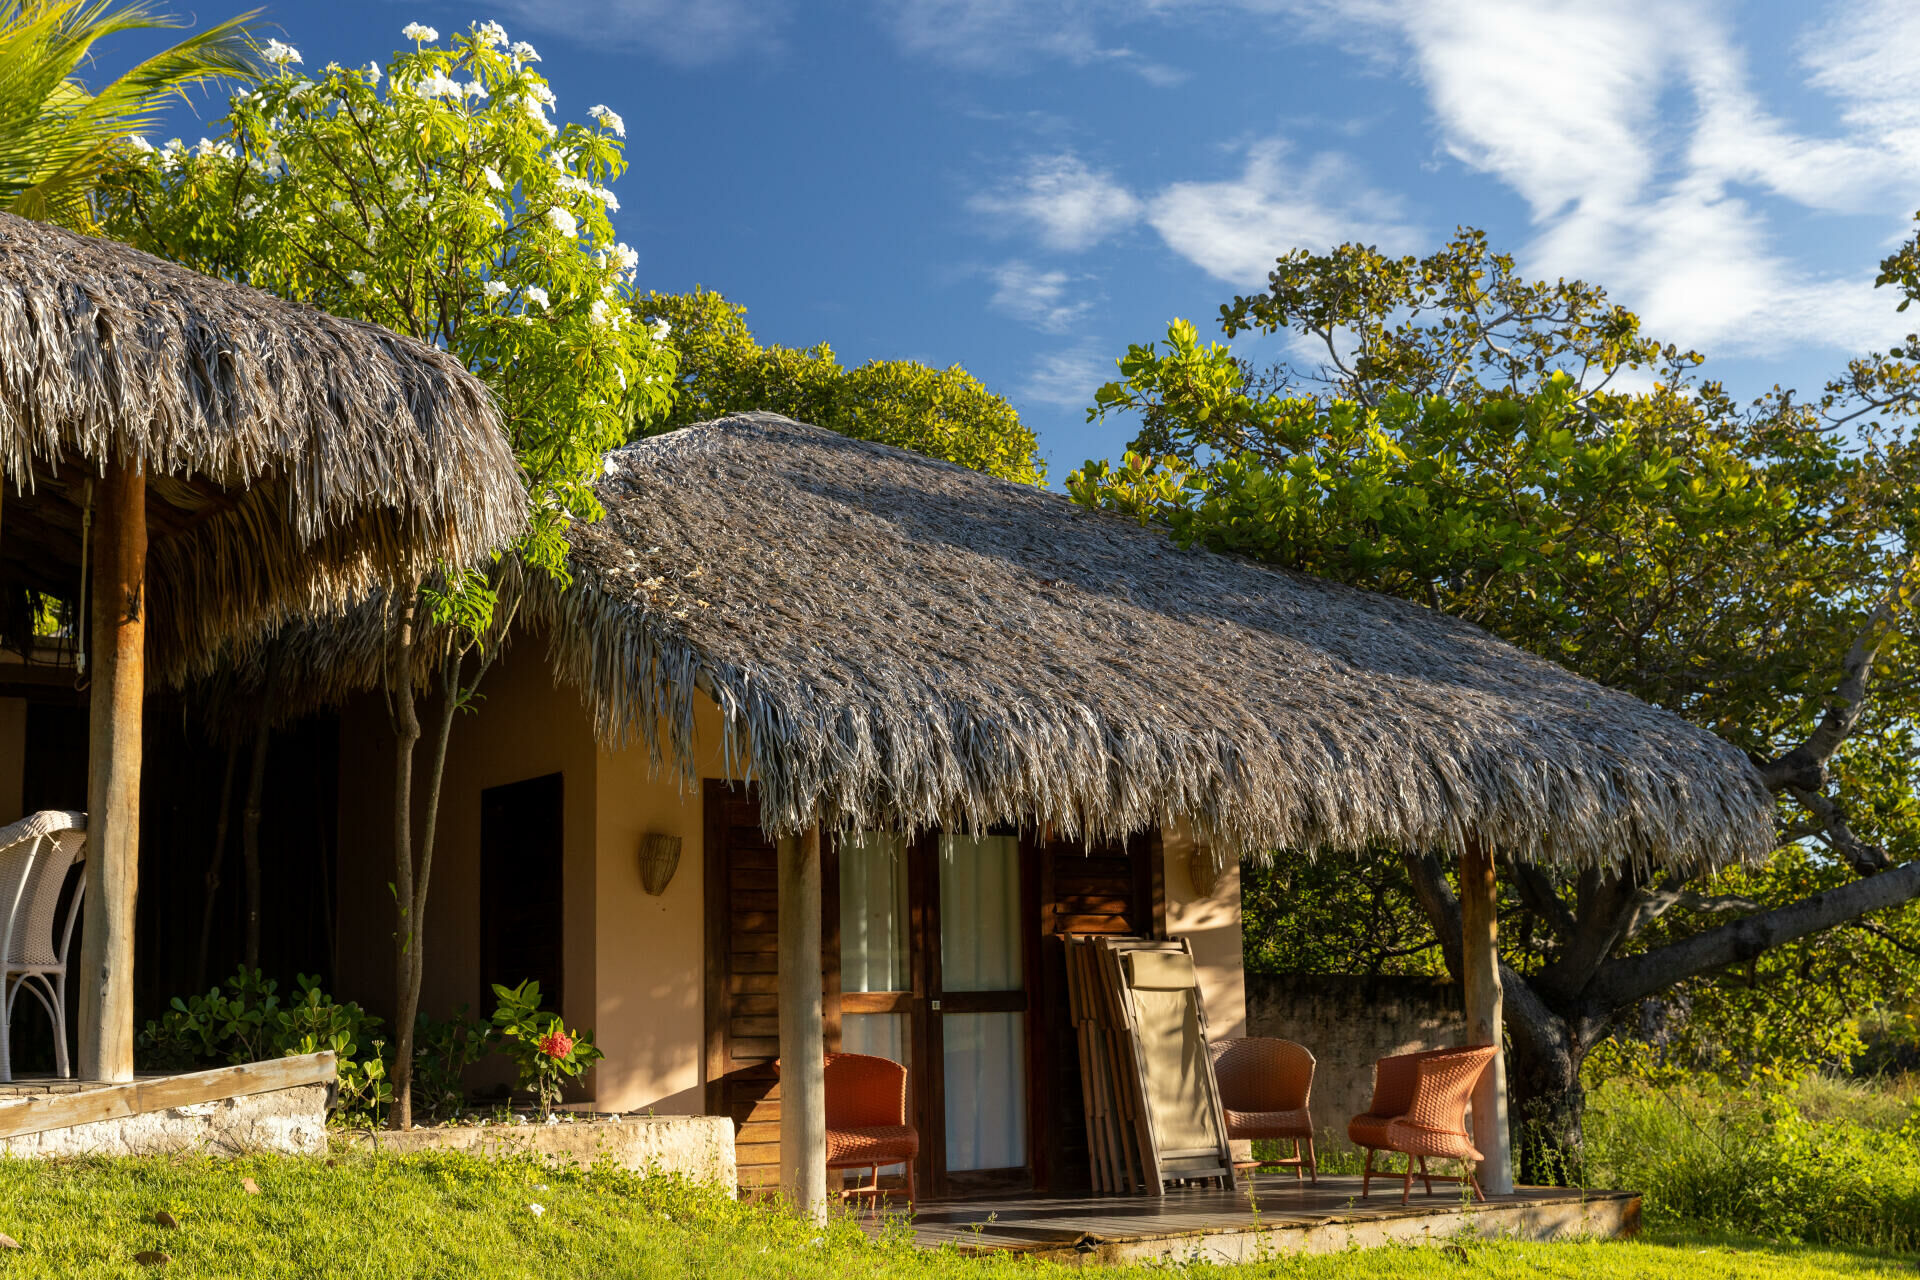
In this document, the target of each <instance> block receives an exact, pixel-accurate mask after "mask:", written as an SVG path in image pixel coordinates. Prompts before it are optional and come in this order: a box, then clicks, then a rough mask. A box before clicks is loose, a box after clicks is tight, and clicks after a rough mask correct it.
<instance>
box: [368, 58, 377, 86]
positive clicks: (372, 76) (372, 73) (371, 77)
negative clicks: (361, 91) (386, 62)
mask: <svg viewBox="0 0 1920 1280" xmlns="http://www.w3.org/2000/svg"><path fill="white" fill-rule="evenodd" d="M366 77H367V83H368V84H376V85H377V84H379V83H380V64H379V63H377V62H369V63H368V64H367V70H366Z"/></svg>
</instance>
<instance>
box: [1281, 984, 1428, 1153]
mask: <svg viewBox="0 0 1920 1280" xmlns="http://www.w3.org/2000/svg"><path fill="white" fill-rule="evenodd" d="M1247 1034H1248V1035H1254V1036H1276V1037H1278V1038H1280V1039H1282V1040H1292V1041H1295V1042H1297V1043H1299V1044H1303V1045H1305V1046H1306V1047H1307V1049H1308V1050H1309V1051H1310V1052H1311V1053H1312V1054H1313V1056H1314V1059H1315V1063H1316V1065H1315V1067H1314V1072H1313V1097H1312V1099H1311V1109H1312V1111H1313V1126H1314V1128H1315V1130H1316V1131H1318V1133H1319V1135H1320V1136H1319V1138H1318V1139H1316V1141H1317V1143H1318V1144H1319V1145H1320V1147H1321V1148H1322V1149H1323V1150H1325V1149H1330V1148H1346V1147H1348V1146H1350V1144H1349V1143H1348V1142H1347V1121H1348V1120H1350V1119H1351V1118H1353V1117H1354V1116H1356V1115H1359V1114H1361V1113H1362V1112H1364V1111H1365V1110H1366V1109H1367V1104H1368V1103H1369V1102H1371V1101H1372V1099H1373V1064H1374V1063H1375V1062H1376V1061H1378V1060H1379V1059H1381V1058H1385V1057H1389V1056H1391V1055H1392V1054H1396V1053H1412V1052H1414V1051H1415V1050H1418V1049H1438V1048H1441V1047H1443V1046H1446V1045H1456V1044H1461V1043H1463V1042H1464V1040H1465V1037H1466V1017H1465V1014H1464V1013H1463V1012H1462V1002H1461V995H1460V988H1459V986H1458V985H1457V984H1455V983H1452V982H1448V981H1446V980H1445V979H1438V978H1369V977H1358V976H1345V975H1335V974H1287V975H1279V976H1276V975H1273V974H1254V973H1250V974H1248V975H1247Z"/></svg>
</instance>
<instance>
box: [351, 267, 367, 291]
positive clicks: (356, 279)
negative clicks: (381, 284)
mask: <svg viewBox="0 0 1920 1280" xmlns="http://www.w3.org/2000/svg"><path fill="white" fill-rule="evenodd" d="M347 280H348V281H349V282H350V283H351V284H352V285H353V287H354V288H356V289H364V288H366V287H367V273H366V272H364V271H349V272H347Z"/></svg>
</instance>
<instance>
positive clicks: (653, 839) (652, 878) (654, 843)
mask: <svg viewBox="0 0 1920 1280" xmlns="http://www.w3.org/2000/svg"><path fill="white" fill-rule="evenodd" d="M679 866H680V837H679V836H663V835H660V834H658V833H649V834H647V835H644V836H642V837H640V884H641V887H642V888H644V889H646V891H647V892H648V893H650V894H652V895H653V896H654V897H656V898H657V897H659V896H660V895H661V894H663V893H665V892H666V891H667V885H668V884H669V883H670V882H671V881H672V880H673V873H674V871H675V870H677V869H678V868H679Z"/></svg>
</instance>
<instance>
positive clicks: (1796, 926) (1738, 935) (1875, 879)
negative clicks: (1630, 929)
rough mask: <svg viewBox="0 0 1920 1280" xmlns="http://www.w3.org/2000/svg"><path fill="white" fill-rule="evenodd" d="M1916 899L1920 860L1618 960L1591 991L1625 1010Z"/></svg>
mask: <svg viewBox="0 0 1920 1280" xmlns="http://www.w3.org/2000/svg"><path fill="white" fill-rule="evenodd" d="M1915 897H1920V862H1909V863H1905V864H1904V865H1902V866H1899V867H1895V868H1894V869H1893V870H1891V871H1882V872H1880V873H1879V874H1878V875H1870V876H1865V877H1862V878H1861V879H1859V880H1855V881H1854V882H1852V883H1851V884H1847V885H1842V886H1841V887H1840V888H1838V889H1831V890H1828V891H1827V892H1825V893H1816V894H1814V895H1813V896H1811V897H1808V898H1803V899H1801V900H1800V901H1799V902H1795V903H1792V904H1790V905H1788V906H1784V907H1780V908H1778V909H1776V910H1773V911H1767V912H1763V913H1761V914H1759V915H1752V916H1747V917H1745V918H1744V919H1741V920H1735V921H1733V922H1732V923H1730V924H1723V925H1721V926H1720V927H1719V928H1716V929H1708V930H1707V931H1706V932H1704V933H1697V934H1695V935H1693V936H1692V937H1690V938H1683V939H1681V940H1680V941H1679V942H1674V943H1669V944H1668V945H1667V946H1664V947H1659V948H1656V949H1655V950H1652V951H1649V952H1647V953H1646V954H1644V955H1637V956H1628V957H1626V958H1624V959H1621V960H1615V961H1612V962H1610V963H1609V964H1608V965H1607V966H1606V967H1605V968H1604V969H1603V970H1602V971H1601V972H1600V974H1599V975H1598V976H1597V977H1596V978H1595V979H1594V982H1593V984H1592V987H1591V988H1590V991H1591V994H1592V996H1593V998H1594V999H1596V1000H1598V1001H1600V1002H1602V1003H1603V1004H1605V1005H1606V1006H1607V1007H1608V1008H1611V1009H1622V1008H1625V1007H1626V1006H1627V1005H1630V1004H1632V1003H1634V1002H1635V1001H1637V1000H1642V999H1645V998H1646V997H1647V996H1650V995H1652V994H1654V993H1655V992H1657V991H1664V990H1666V989H1667V988H1668V987H1670V986H1672V985H1673V984H1674V983H1676V982H1681V981H1684V980H1685V979H1687V978H1692V977H1697V976H1698V975H1700V974H1703V973H1707V972H1709V971H1710V970H1714V969H1720V968H1724V967H1725V966H1727V965H1730V964H1739V963H1742V962H1744V961H1747V960H1751V959H1753V958H1754V957H1756V956H1758V955H1760V954H1761V953H1762V952H1764V951H1767V950H1768V949H1770V948H1772V947H1777V946H1780V945H1782V944H1784V943H1788V942H1792V941H1793V940H1794V939H1796V938H1804V937H1806V936H1807V935H1808V934H1812V933H1819V932H1820V931H1821V930H1823V929H1831V928H1833V927H1835V926H1836V925H1842V924H1845V923H1847V922H1848V921H1850V920H1853V919H1855V918H1856V917H1859V916H1864V915H1870V914H1872V913H1873V912H1875V911H1884V910H1886V909H1887V908H1888V907H1896V906H1899V905H1900V904H1901V903H1903V902H1909V901H1911V900H1912V899H1914V898H1915Z"/></svg>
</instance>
